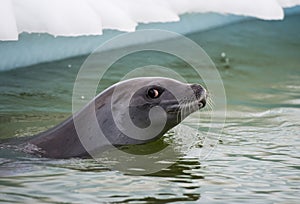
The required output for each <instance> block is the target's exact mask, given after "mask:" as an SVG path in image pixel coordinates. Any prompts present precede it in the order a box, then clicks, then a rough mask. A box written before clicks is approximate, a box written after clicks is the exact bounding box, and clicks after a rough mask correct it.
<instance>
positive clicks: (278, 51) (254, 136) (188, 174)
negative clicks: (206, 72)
mask: <svg viewBox="0 0 300 204" xmlns="http://www.w3.org/2000/svg"><path fill="white" fill-rule="evenodd" d="M299 22H300V16H290V17H288V18H286V19H285V20H284V21H282V22H265V21H258V20H255V21H248V22H242V23H239V24H234V25H230V26H226V27H223V28H218V29H214V30H211V31H207V32H202V33H196V34H193V35H190V36H188V37H190V38H191V39H192V40H194V41H195V42H197V43H198V44H200V45H201V46H202V47H203V48H204V49H205V50H206V52H207V53H208V54H209V56H210V57H211V58H212V60H213V61H214V63H215V64H216V65H217V67H218V70H219V72H220V74H221V76H222V79H223V83H224V86H225V90H226V96H227V118H226V123H225V126H224V129H223V133H222V135H221V138H220V139H219V141H218V144H217V145H215V146H214V151H213V153H212V154H211V155H210V156H209V157H207V158H206V160H201V159H200V158H199V157H197V156H196V155H193V151H191V152H189V153H186V154H185V152H183V154H182V156H179V157H178V158H177V162H176V163H175V164H173V165H171V166H170V167H168V168H166V169H163V170H162V171H159V172H156V173H153V174H151V175H146V176H137V175H128V174H125V173H123V172H121V171H117V170H112V169H111V168H109V167H108V166H106V165H105V163H99V162H96V161H94V160H92V159H90V160H89V159H88V160H81V159H69V160H51V159H44V158H35V157H33V156H29V155H24V154H22V153H19V152H15V151H13V150H9V149H6V148H5V149H1V150H0V176H1V178H0V202H7V203H25V202H26V203H27V202H28V203H84V202H87V203H101V202H116V203H118V202H120V203H123V202H129V203H130V202H131V203H166V202H176V201H179V202H182V203H187V202H194V203H198V202H201V203H241V202H243V203H245V202H247V203H298V200H299V193H300V34H299V33H300V26H299ZM222 52H225V53H226V54H227V57H228V58H229V63H225V62H223V61H222V60H221V57H220V55H221V53H222ZM85 59H86V57H85V56H82V57H77V58H72V59H66V60H63V61H58V62H51V63H45V64H39V65H35V66H31V67H26V68H20V69H16V70H12V71H8V72H2V73H0V89H1V91H0V101H1V104H0V121H1V123H0V138H1V139H6V138H12V137H23V136H28V135H33V134H36V133H38V132H40V131H43V130H46V129H48V128H50V127H52V126H54V125H56V124H58V123H59V122H61V121H63V120H64V119H65V118H66V117H68V116H69V115H70V113H71V96H72V89H73V83H74V80H75V77H76V74H77V72H78V69H79V67H80V66H81V64H82V63H83V62H84V60H85ZM147 63H155V64H159V65H162V66H166V67H172V68H174V70H176V71H178V72H180V74H182V75H183V76H184V77H185V78H186V79H188V80H189V81H190V82H195V81H197V78H196V77H195V76H194V74H193V73H192V72H190V71H187V66H186V65H185V64H184V63H183V62H182V61H179V60H176V59H173V58H172V57H168V56H161V55H160V54H158V53H155V52H143V53H138V54H136V55H132V56H129V57H128V59H127V60H120V61H119V62H117V63H116V64H115V65H114V67H115V68H116V69H115V70H112V71H111V72H110V73H107V74H106V77H105V78H104V80H103V81H102V84H100V87H99V91H100V90H102V89H103V88H105V87H108V86H110V85H111V84H113V83H115V82H116V81H118V80H119V79H120V78H121V77H122V76H123V75H124V74H125V73H127V71H128V70H130V69H131V68H132V67H137V66H142V65H144V64H147ZM133 65H134V66H133ZM117 68H119V69H117ZM203 114H205V110H204V111H203ZM191 117H192V119H193V117H195V116H191ZM191 121H193V120H191ZM186 123H187V122H186ZM191 125H193V124H191ZM211 125H213V124H210V120H206V119H205V118H204V119H203V120H202V121H201V124H200V126H201V127H200V134H201V131H202V130H205V128H208V127H209V126H211ZM179 137H180V135H179ZM155 144H156V143H154V145H155ZM151 145H153V144H150V145H145V146H144V147H143V148H147V147H148V148H151ZM157 145H159V143H157ZM193 148H194V150H195V151H197V149H201V145H199V146H194V147H193ZM195 151H194V152H195Z"/></svg>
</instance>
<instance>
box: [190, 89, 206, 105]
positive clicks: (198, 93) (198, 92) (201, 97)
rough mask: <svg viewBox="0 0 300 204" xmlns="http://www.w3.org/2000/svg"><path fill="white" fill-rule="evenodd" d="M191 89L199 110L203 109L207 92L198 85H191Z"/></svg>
mask: <svg viewBox="0 0 300 204" xmlns="http://www.w3.org/2000/svg"><path fill="white" fill-rule="evenodd" d="M191 88H192V90H193V92H194V94H195V97H196V99H197V101H198V106H199V108H203V107H204V106H205V105H206V99H207V91H206V89H205V88H203V87H202V86H201V85H199V84H192V85H191Z"/></svg>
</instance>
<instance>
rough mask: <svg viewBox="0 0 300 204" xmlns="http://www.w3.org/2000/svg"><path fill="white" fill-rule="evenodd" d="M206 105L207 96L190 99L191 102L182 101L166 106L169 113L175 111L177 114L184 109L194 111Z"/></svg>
mask: <svg viewBox="0 0 300 204" xmlns="http://www.w3.org/2000/svg"><path fill="white" fill-rule="evenodd" d="M205 105H206V98H203V99H198V100H196V101H189V102H182V103H179V104H178V103H177V104H172V105H169V106H168V107H167V108H166V111H167V113H174V114H177V113H178V112H181V111H183V110H185V111H187V112H190V113H193V112H195V111H197V110H200V109H202V108H204V107H205Z"/></svg>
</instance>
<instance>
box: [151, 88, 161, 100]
mask: <svg viewBox="0 0 300 204" xmlns="http://www.w3.org/2000/svg"><path fill="white" fill-rule="evenodd" d="M159 95H160V93H159V91H158V89H156V88H151V89H149V90H148V96H149V97H150V98H158V96H159Z"/></svg>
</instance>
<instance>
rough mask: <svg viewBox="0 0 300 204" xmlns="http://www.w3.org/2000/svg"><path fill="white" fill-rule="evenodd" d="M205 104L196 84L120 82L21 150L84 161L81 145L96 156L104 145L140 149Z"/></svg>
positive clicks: (152, 79)
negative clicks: (140, 146) (90, 146)
mask: <svg viewBox="0 0 300 204" xmlns="http://www.w3.org/2000/svg"><path fill="white" fill-rule="evenodd" d="M206 99H207V92H206V90H205V89H204V88H203V87H202V86H201V85H199V84H187V83H183V82H180V81H177V80H174V79H170V78H162V77H139V78H133V79H129V80H125V81H121V82H119V83H117V84H115V85H112V86H110V87H109V88H107V89H106V90H104V91H103V92H101V93H100V94H99V95H97V96H96V97H95V98H94V99H93V100H91V101H90V102H89V103H88V104H87V105H86V106H85V107H83V108H82V109H81V110H80V111H78V112H77V113H76V114H74V115H73V116H71V117H69V118H68V119H66V120H65V121H64V122H62V123H61V124H59V125H57V126H55V127H53V128H51V129H50V130H48V131H46V132H43V133H40V134H38V135H35V136H33V137H31V138H30V139H28V140H27V141H26V142H25V143H23V145H24V149H25V151H27V152H29V153H33V154H39V155H40V156H42V157H49V158H71V157H89V155H90V153H89V151H88V150H87V148H86V145H89V144H85V143H86V142H90V145H92V146H93V148H92V149H93V150H95V151H99V150H100V151H101V150H102V149H105V147H106V146H109V145H113V146H116V147H119V146H122V145H131V144H144V143H147V142H150V141H153V140H156V139H158V138H160V137H162V136H163V135H164V133H166V132H167V131H168V130H170V129H171V128H173V127H174V126H176V125H177V124H179V123H180V122H181V121H182V120H183V119H184V118H186V117H187V116H188V115H190V114H191V113H193V112H195V111H197V110H199V109H201V108H203V107H204V106H205V104H206ZM91 116H94V117H91ZM96 140H97V141H96ZM107 141H108V142H107ZM108 143H110V144H108Z"/></svg>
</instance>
